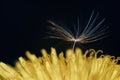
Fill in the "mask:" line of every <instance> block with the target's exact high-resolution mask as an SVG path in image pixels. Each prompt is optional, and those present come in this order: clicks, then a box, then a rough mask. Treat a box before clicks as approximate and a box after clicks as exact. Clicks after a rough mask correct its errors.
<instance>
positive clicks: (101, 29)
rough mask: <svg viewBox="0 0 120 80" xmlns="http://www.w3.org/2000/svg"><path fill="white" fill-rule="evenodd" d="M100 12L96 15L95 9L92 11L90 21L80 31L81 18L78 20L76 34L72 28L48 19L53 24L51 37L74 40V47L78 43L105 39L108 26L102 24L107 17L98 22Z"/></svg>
mask: <svg viewBox="0 0 120 80" xmlns="http://www.w3.org/2000/svg"><path fill="white" fill-rule="evenodd" d="M98 16H99V13H97V14H96V15H95V14H94V11H93V12H92V14H91V16H90V18H89V20H88V23H87V24H86V25H85V27H84V29H83V30H82V31H81V32H80V28H79V27H80V25H79V24H80V22H79V19H78V21H77V27H75V30H76V32H75V35H74V33H72V30H70V29H65V28H63V27H62V26H60V25H57V24H56V23H54V22H52V21H50V20H49V21H48V22H49V23H50V24H51V25H52V26H51V27H50V28H51V30H52V31H51V32H50V36H49V37H50V38H55V39H61V40H64V41H71V42H73V49H74V47H75V45H76V43H81V44H86V43H91V42H95V41H98V40H101V39H103V38H104V37H106V36H105V34H106V32H105V31H106V30H107V29H108V27H106V26H102V24H103V22H104V20H105V19H102V20H101V21H100V22H98V23H97V19H98Z"/></svg>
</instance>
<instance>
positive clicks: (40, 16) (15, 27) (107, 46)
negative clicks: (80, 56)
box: [0, 0, 120, 64]
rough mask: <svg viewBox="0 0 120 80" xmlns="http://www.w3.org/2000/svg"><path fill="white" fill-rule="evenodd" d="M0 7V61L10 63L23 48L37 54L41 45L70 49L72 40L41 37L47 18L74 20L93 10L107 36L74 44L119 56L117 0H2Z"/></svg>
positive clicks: (119, 23) (44, 31)
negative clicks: (107, 32) (98, 15)
mask: <svg viewBox="0 0 120 80" xmlns="http://www.w3.org/2000/svg"><path fill="white" fill-rule="evenodd" d="M2 7H3V10H2V12H1V13H2V15H1V16H0V19H1V21H0V61H3V62H5V63H9V64H13V63H14V61H15V60H16V59H17V58H18V57H19V56H25V55H24V53H25V51H26V50H29V51H31V52H32V53H36V55H40V50H41V49H42V48H46V49H47V50H48V51H49V50H50V47H51V46H52V47H55V48H57V51H58V52H59V51H61V50H62V51H64V50H65V49H66V48H70V47H71V45H72V43H68V42H65V41H61V40H54V39H44V37H45V36H46V31H47V29H46V27H47V25H48V23H47V20H49V19H54V20H56V21H61V22H63V23H66V22H68V23H69V22H74V21H75V19H77V16H82V18H83V17H85V16H86V15H87V16H88V15H90V14H91V12H92V11H93V10H95V11H96V12H99V13H100V18H106V21H105V23H104V24H105V25H107V26H109V32H110V33H109V34H107V35H109V36H108V37H107V38H105V39H103V40H100V41H97V42H94V43H90V44H84V45H81V44H77V45H76V46H78V47H82V48H83V49H89V48H94V49H96V50H98V49H102V50H103V51H104V52H105V53H106V54H110V55H114V56H120V52H119V50H120V48H119V45H120V36H119V34H120V30H119V29H120V2H119V1H118V2H117V0H116V1H115V0H88V1H87V0H79V1H75V0H74V1H57V0H56V1H47V0H43V1H42V0H39V1H37V0H3V6H2ZM83 22H84V21H83ZM68 23H67V24H68Z"/></svg>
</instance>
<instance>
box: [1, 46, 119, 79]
mask: <svg viewBox="0 0 120 80" xmlns="http://www.w3.org/2000/svg"><path fill="white" fill-rule="evenodd" d="M41 52H42V55H43V56H42V57H36V56H35V54H31V53H30V52H28V51H27V52H26V56H27V58H28V59H25V58H23V57H19V60H18V61H17V62H16V64H15V67H12V66H10V65H8V64H5V63H3V62H1V63H0V80H120V65H119V64H117V62H118V60H119V57H118V58H117V59H115V58H114V56H110V55H100V56H98V54H99V53H103V52H102V51H101V50H98V51H95V50H94V49H89V50H86V51H85V53H83V52H82V50H81V49H80V48H76V49H75V51H73V50H72V49H68V50H67V51H66V54H65V56H64V54H63V52H61V53H60V54H59V55H57V53H56V50H55V49H54V48H51V53H50V54H48V53H47V51H46V50H45V49H42V50H41Z"/></svg>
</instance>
